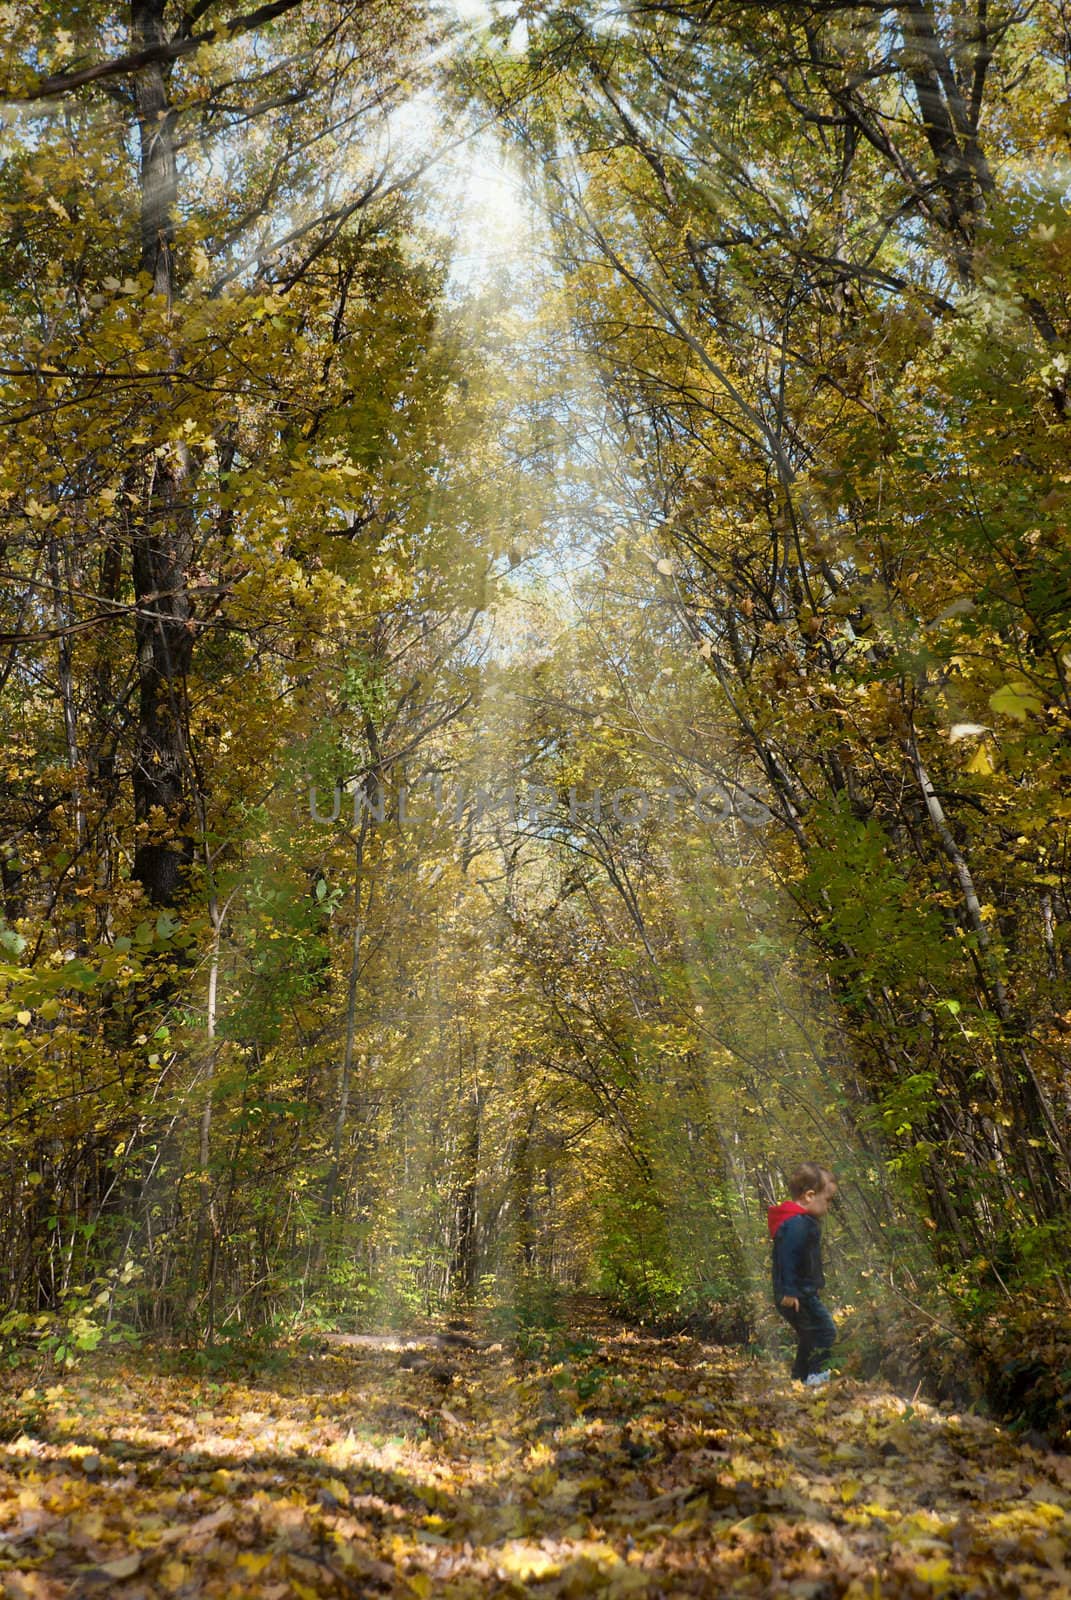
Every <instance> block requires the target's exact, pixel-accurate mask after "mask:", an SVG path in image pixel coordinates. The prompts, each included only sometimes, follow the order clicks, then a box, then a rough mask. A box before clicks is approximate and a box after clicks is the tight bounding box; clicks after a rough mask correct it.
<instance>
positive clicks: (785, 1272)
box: [769, 1206, 826, 1305]
mask: <svg viewBox="0 0 1071 1600" xmlns="http://www.w3.org/2000/svg"><path fill="white" fill-rule="evenodd" d="M781 1209H782V1208H781V1207H780V1206H771V1207H770V1213H771V1214H770V1217H769V1222H770V1231H771V1233H772V1234H773V1294H774V1303H775V1305H780V1303H781V1300H782V1298H783V1297H784V1296H785V1295H786V1294H788V1295H792V1296H794V1297H798V1296H799V1295H801V1294H817V1292H818V1290H819V1289H821V1288H822V1287H823V1286H824V1284H825V1281H826V1279H825V1273H824V1272H823V1271H822V1225H821V1223H820V1222H819V1221H818V1218H817V1217H812V1216H811V1215H810V1214H809V1213H808V1212H806V1211H794V1212H792V1213H791V1214H790V1215H788V1216H781V1217H776V1215H775V1214H776V1213H777V1212H780V1211H781Z"/></svg>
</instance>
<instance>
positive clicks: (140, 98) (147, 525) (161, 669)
mask: <svg viewBox="0 0 1071 1600" xmlns="http://www.w3.org/2000/svg"><path fill="white" fill-rule="evenodd" d="M165 8H166V0H133V3H132V5H131V33H132V36H133V43H134V47H135V49H142V48H146V47H151V46H155V45H159V44H162V43H164V42H165V38H166V35H165V29H164V11H165ZM165 71H166V69H165V68H164V66H162V65H161V64H160V63H159V62H154V63H152V64H151V65H149V66H146V67H143V68H142V69H141V70H140V71H139V72H138V74H137V76H136V78H135V80H134V97H135V105H136V108H137V118H138V132H139V135H140V141H141V267H142V270H143V271H144V272H147V273H148V274H149V275H150V277H151V278H152V282H153V288H154V290H155V292H156V293H157V294H159V295H163V296H164V297H165V298H166V300H167V302H168V304H169V305H170V303H171V301H172V299H173V296H174V290H175V261H174V220H173V218H174V207H175V204H176V201H177V199H178V178H177V171H176V166H175V147H174V125H173V121H172V113H171V109H170V106H169V104H168V92H167V80H166V76H165ZM189 476H190V462H189V452H188V450H187V449H186V446H185V445H183V444H181V443H179V442H177V441H176V442H175V443H174V444H172V445H171V446H170V447H169V449H168V451H167V453H166V454H163V455H159V456H156V457H155V458H154V460H153V464H152V467H151V478H150V482H149V486H148V493H147V505H146V509H145V513H144V515H143V517H142V519H141V522H140V525H138V526H137V527H136V528H135V529H134V533H133V560H132V571H133V578H134V593H135V597H136V600H137V611H136V613H135V642H136V647H137V672H138V689H139V697H138V734H137V747H136V752H135V758H134V776H133V783H134V814H135V819H136V822H137V824H138V828H139V834H138V842H137V846H136V849H135V853H134V876H135V877H136V878H137V879H139V881H140V882H141V883H142V884H143V885H144V887H145V889H146V891H147V893H148V895H149V898H150V899H151V900H152V901H153V902H154V903H155V904H159V905H168V904H171V903H173V902H174V901H175V900H176V899H177V898H178V897H179V895H180V893H181V890H182V885H183V878H184V875H185V870H186V868H187V867H188V866H189V864H190V862H191V861H192V858H193V845H192V840H191V837H190V811H189V806H188V797H187V767H188V761H187V750H186V728H185V723H186V702H185V696H186V674H187V671H188V669H189V664H190V650H191V644H192V637H193V635H192V622H191V618H190V602H189V596H188V594H187V592H186V573H187V569H188V566H189V561H190V555H191V533H192V528H191V522H190V515H189V509H188V498H189Z"/></svg>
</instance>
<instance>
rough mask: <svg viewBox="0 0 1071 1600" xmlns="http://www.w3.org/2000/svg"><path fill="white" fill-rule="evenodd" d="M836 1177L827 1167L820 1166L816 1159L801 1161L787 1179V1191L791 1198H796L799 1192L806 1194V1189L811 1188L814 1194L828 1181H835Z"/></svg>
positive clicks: (824, 1186) (819, 1191)
mask: <svg viewBox="0 0 1071 1600" xmlns="http://www.w3.org/2000/svg"><path fill="white" fill-rule="evenodd" d="M836 1181H837V1180H836V1178H835V1177H834V1175H833V1173H832V1172H830V1170H829V1168H828V1167H820V1166H819V1165H818V1162H817V1161H801V1162H800V1164H799V1166H798V1167H797V1168H796V1170H795V1172H794V1173H793V1174H792V1176H791V1177H790V1178H789V1180H788V1192H789V1194H790V1195H791V1196H792V1198H793V1200H798V1199H799V1197H800V1195H801V1194H806V1193H807V1190H808V1189H813V1190H814V1191H815V1193H816V1194H821V1192H822V1190H823V1189H825V1188H828V1186H829V1184H830V1183H836Z"/></svg>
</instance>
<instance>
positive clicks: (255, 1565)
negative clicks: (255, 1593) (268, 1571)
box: [237, 1550, 271, 1578]
mask: <svg viewBox="0 0 1071 1600" xmlns="http://www.w3.org/2000/svg"><path fill="white" fill-rule="evenodd" d="M237 1565H238V1566H239V1567H241V1569H242V1571H243V1572H249V1573H251V1574H252V1575H253V1577H254V1578H255V1577H256V1576H257V1574H258V1573H260V1572H263V1571H264V1568H265V1567H267V1566H270V1565H271V1556H270V1555H264V1554H262V1553H258V1552H257V1551H255V1550H243V1551H242V1553H241V1555H240V1556H239V1557H238V1561H237Z"/></svg>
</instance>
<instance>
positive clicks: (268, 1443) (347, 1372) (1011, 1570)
mask: <svg viewBox="0 0 1071 1600" xmlns="http://www.w3.org/2000/svg"><path fill="white" fill-rule="evenodd" d="M19 1405H20V1408H21V1412H22V1415H23V1416H24V1418H25V1419H26V1421H27V1427H26V1431H25V1432H24V1433H22V1434H21V1435H20V1436H19V1437H17V1438H13V1439H9V1440H8V1441H7V1443H6V1444H4V1445H2V1446H0V1590H2V1592H3V1594H5V1595H8V1596H11V1597H13V1600H16V1597H17V1600H24V1597H27V1596H32V1597H38V1600H53V1597H56V1600H59V1597H71V1596H82V1595H86V1596H100V1597H104V1596H107V1597H108V1600H111V1597H112V1596H114V1597H116V1600H138V1597H140V1600H155V1597H157V1596H168V1595H174V1596H179V1597H187V1596H188V1597H193V1596H204V1597H214V1596H221V1597H229V1596H237V1595H238V1594H240V1593H241V1594H253V1595H259V1596H261V1597H262V1600H287V1597H290V1596H294V1597H296V1600H309V1597H319V1596H334V1595H339V1596H344V1595H349V1596H354V1595H361V1596H368V1597H371V1600H374V1597H375V1596H377V1595H383V1596H386V1595H396V1596H400V1597H407V1600H408V1597H412V1596H418V1597H428V1596H443V1597H456V1600H475V1597H477V1596H479V1597H481V1600H482V1597H484V1596H493V1595H515V1596H519V1595H525V1594H532V1595H536V1596H543V1595H545V1596H548V1597H549V1596H558V1595H565V1596H580V1595H588V1594H591V1595H599V1596H604V1595H605V1596H609V1597H615V1596H647V1597H650V1600H658V1597H660V1596H667V1597H669V1596H684V1595H703V1596H728V1595H746V1596H755V1597H759V1596H761V1597H763V1600H765V1597H768V1596H771V1597H779V1596H799V1597H801V1600H840V1597H842V1596H847V1597H851V1600H873V1597H890V1596H924V1597H930V1596H934V1595H956V1596H964V1597H968V1600H969V1597H976V1596H988V1595H1007V1596H1016V1597H1019V1596H1034V1595H1037V1596H1054V1597H1055V1596H1067V1595H1068V1594H1071V1459H1069V1458H1066V1457H1062V1456H1055V1455H1050V1454H1047V1453H1041V1452H1038V1451H1036V1450H1033V1449H1031V1448H1029V1447H1026V1446H1022V1445H1019V1444H1017V1443H1016V1442H1015V1441H1014V1440H1013V1439H1012V1438H1010V1437H1009V1435H1008V1434H1007V1433H1006V1432H1004V1431H1002V1430H1000V1429H999V1428H997V1427H995V1426H994V1425H993V1424H992V1423H990V1422H987V1421H983V1420H981V1419H979V1418H976V1417H973V1416H970V1415H959V1414H956V1413H951V1412H949V1411H947V1410H944V1411H942V1410H937V1409H935V1408H933V1407H931V1406H929V1405H926V1404H923V1403H918V1402H916V1403H915V1404H914V1405H910V1404H909V1403H908V1402H906V1401H905V1400H903V1399H901V1398H898V1397H896V1396H894V1395H892V1394H890V1393H889V1391H888V1390H886V1389H884V1388H882V1387H880V1386H877V1385H868V1384H861V1383H856V1382H851V1381H848V1380H845V1379H841V1380H837V1381H836V1382H835V1383H833V1384H831V1385H830V1386H829V1388H828V1389H826V1390H822V1391H817V1392H810V1391H805V1390H803V1389H801V1388H799V1387H798V1386H793V1385H791V1384H790V1383H789V1382H788V1380H787V1379H786V1378H785V1377H784V1376H783V1375H782V1373H781V1372H780V1370H778V1369H775V1368H773V1367H772V1366H770V1365H769V1363H767V1362H749V1361H747V1360H745V1359H744V1358H743V1357H742V1356H741V1355H740V1354H739V1353H737V1352H733V1351H726V1350H719V1349H717V1348H715V1347H712V1346H706V1345H703V1344H700V1343H698V1342H696V1341H693V1340H671V1341H665V1340H661V1341H656V1340H650V1339H642V1338H637V1337H630V1336H628V1335H626V1334H622V1333H615V1332H613V1331H612V1330H607V1329H606V1328H605V1327H597V1328H595V1329H594V1330H592V1332H591V1333H590V1334H589V1335H588V1336H587V1337H582V1336H580V1335H576V1336H572V1337H569V1336H565V1335H562V1336H560V1337H559V1338H558V1339H557V1341H556V1342H554V1341H552V1342H551V1343H550V1344H549V1346H548V1347H545V1348H543V1349H542V1350H541V1351H539V1352H537V1353H529V1354H528V1355H527V1356H521V1355H518V1354H517V1353H516V1352H511V1351H510V1350H509V1349H505V1348H503V1347H502V1346H493V1347H492V1348H490V1349H483V1350H475V1349H470V1348H467V1347H465V1346H464V1345H463V1344H459V1343H457V1342H455V1341H453V1340H451V1339H450V1338H449V1337H448V1338H447V1339H446V1340H445V1341H444V1340H443V1338H442V1337H440V1338H439V1339H432V1340H428V1339H424V1340H421V1339H419V1338H413V1337H410V1338H398V1339H386V1340H383V1339H376V1340H371V1341H368V1342H367V1343H366V1342H364V1341H363V1340H362V1341H361V1342H359V1343H352V1342H351V1343H348V1344H342V1345H337V1344H335V1345H332V1346H331V1347H330V1348H327V1349H325V1350H324V1351H322V1352H321V1353H319V1354H315V1355H307V1356H303V1355H297V1354H295V1355H293V1356H292V1357H290V1358H288V1359H287V1360H286V1361H285V1362H284V1363H283V1364H282V1365H281V1367H280V1368H279V1370H277V1371H275V1372H274V1373H272V1375H271V1376H270V1377H266V1376H265V1377H261V1378H259V1379H255V1380H249V1381H247V1382H226V1383H214V1384H212V1383H206V1382H205V1381H204V1380H200V1379H190V1378H181V1377H162V1376H160V1375H159V1373H158V1371H156V1370H155V1369H154V1367H153V1363H152V1360H151V1358H150V1357H149V1356H148V1355H142V1356H139V1357H137V1358H136V1359H135V1360H134V1361H132V1362H128V1363H126V1364H125V1365H119V1364H118V1363H116V1362H107V1361H101V1362H99V1363H96V1364H95V1365H94V1368H93V1369H92V1370H85V1369H84V1370H82V1371H80V1372H78V1373H75V1374H73V1375H71V1376H70V1377H69V1378H67V1379H66V1380H65V1381H63V1382H62V1383H58V1384H55V1385H52V1386H51V1387H50V1388H49V1389H48V1390H47V1391H46V1390H44V1389H41V1390H38V1391H37V1393H36V1395H28V1394H24V1395H23V1396H22V1397H21V1400H20V1401H19Z"/></svg>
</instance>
